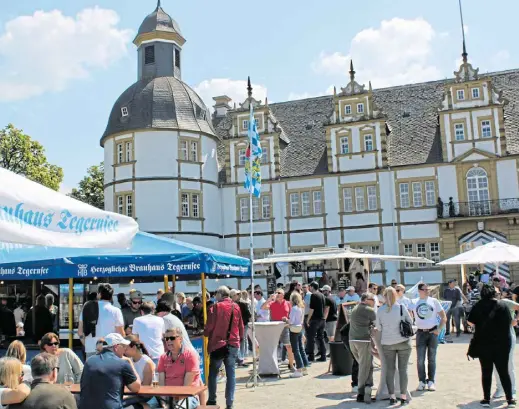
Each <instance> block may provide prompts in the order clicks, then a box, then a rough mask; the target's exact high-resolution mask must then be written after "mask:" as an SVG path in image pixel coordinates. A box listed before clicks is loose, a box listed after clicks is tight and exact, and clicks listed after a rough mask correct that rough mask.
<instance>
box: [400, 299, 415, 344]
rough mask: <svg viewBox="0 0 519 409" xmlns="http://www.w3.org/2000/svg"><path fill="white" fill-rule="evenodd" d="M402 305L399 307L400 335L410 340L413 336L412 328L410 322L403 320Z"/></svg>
mask: <svg viewBox="0 0 519 409" xmlns="http://www.w3.org/2000/svg"><path fill="white" fill-rule="evenodd" d="M403 308H404V307H403V305H400V335H402V336H403V337H404V338H411V337H412V336H413V335H414V331H413V326H412V325H411V323H410V322H407V321H406V320H404V319H403V316H404V309H403Z"/></svg>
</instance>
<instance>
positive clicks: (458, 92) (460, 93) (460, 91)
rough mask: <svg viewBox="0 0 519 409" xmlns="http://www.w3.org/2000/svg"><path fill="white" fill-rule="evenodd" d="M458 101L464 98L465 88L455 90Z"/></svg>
mask: <svg viewBox="0 0 519 409" xmlns="http://www.w3.org/2000/svg"><path fill="white" fill-rule="evenodd" d="M457 96H458V101H463V100H464V99H465V90H463V89H459V90H458V91H457Z"/></svg>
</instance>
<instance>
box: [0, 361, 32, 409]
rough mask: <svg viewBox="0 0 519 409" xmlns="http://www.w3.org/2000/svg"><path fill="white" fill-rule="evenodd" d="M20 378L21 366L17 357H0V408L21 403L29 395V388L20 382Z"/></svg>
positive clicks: (3, 408)
mask: <svg viewBox="0 0 519 409" xmlns="http://www.w3.org/2000/svg"><path fill="white" fill-rule="evenodd" d="M22 378H23V366H22V363H21V362H20V361H19V360H18V359H16V358H12V357H4V358H1V359H0V409H6V408H7V405H14V404H16V403H21V402H23V401H24V400H25V398H27V396H29V393H30V392H31V389H30V388H29V387H28V386H27V385H26V384H24V383H23V382H22Z"/></svg>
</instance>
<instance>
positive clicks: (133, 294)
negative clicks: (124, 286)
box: [130, 290, 142, 300]
mask: <svg viewBox="0 0 519 409" xmlns="http://www.w3.org/2000/svg"><path fill="white" fill-rule="evenodd" d="M130 300H142V293H141V292H140V291H139V290H135V291H130Z"/></svg>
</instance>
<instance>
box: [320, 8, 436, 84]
mask: <svg viewBox="0 0 519 409" xmlns="http://www.w3.org/2000/svg"><path fill="white" fill-rule="evenodd" d="M435 37H436V32H435V31H434V29H433V27H432V26H431V24H429V22H427V21H426V20H424V19H422V18H417V19H413V20H406V19H402V18H393V19H392V20H383V21H382V22H381V24H380V27H377V28H367V29H365V30H362V31H360V32H359V33H357V34H356V35H355V37H354V38H353V39H352V41H351V44H350V49H349V50H348V53H341V52H334V53H332V54H327V53H325V52H323V53H321V55H320V56H319V59H318V60H317V61H316V62H314V64H313V68H314V70H315V71H316V72H318V73H320V74H327V75H332V76H334V75H338V74H341V75H342V76H347V75H348V71H349V60H350V56H352V57H353V62H354V66H355V70H356V71H357V80H358V82H360V83H367V81H369V80H371V82H372V84H373V87H375V88H380V87H384V86H391V85H398V84H409V83H413V82H420V81H429V80H433V79H437V78H440V77H441V72H440V70H439V69H438V68H437V67H436V66H434V65H432V64H430V63H429V59H430V57H431V54H432V45H433V40H434V39H435Z"/></svg>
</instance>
